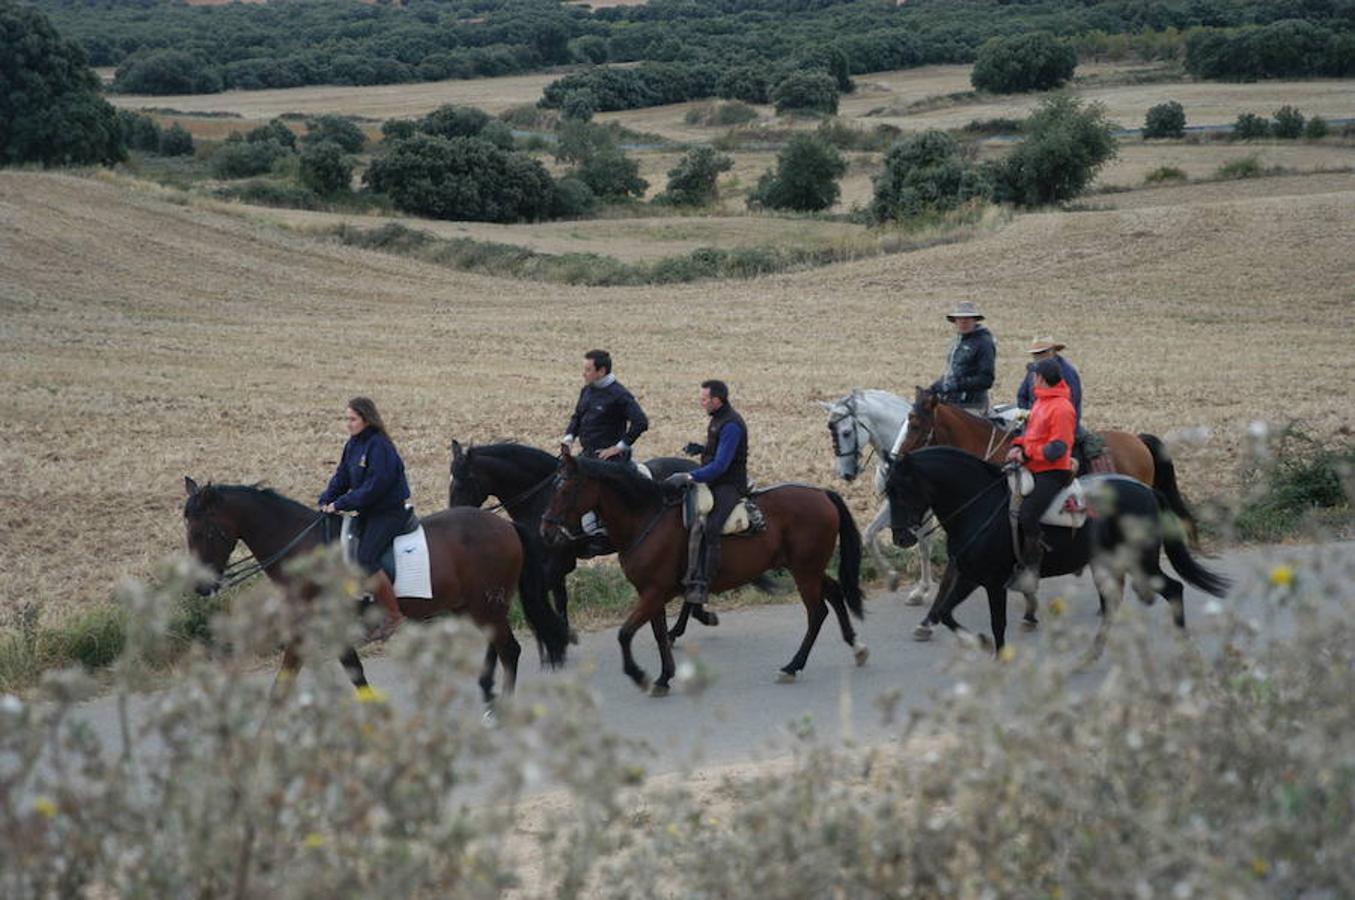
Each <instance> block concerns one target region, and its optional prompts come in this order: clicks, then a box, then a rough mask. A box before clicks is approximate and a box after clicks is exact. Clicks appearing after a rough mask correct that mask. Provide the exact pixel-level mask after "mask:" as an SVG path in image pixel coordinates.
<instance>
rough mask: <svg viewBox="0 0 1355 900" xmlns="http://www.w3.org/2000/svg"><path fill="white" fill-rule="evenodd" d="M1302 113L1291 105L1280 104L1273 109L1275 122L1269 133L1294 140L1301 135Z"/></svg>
mask: <svg viewBox="0 0 1355 900" xmlns="http://www.w3.org/2000/svg"><path fill="white" fill-rule="evenodd" d="M1303 125H1304V121H1303V113H1301V112H1299V111H1298V110H1297V109H1295V108H1294V107H1292V106H1281V107H1280V108H1279V109H1277V110H1275V124H1274V125H1272V126H1271V134H1273V135H1274V136H1275V137H1277V138H1281V139H1283V140H1287V141H1296V140H1298V139H1299V138H1301V137H1303Z"/></svg>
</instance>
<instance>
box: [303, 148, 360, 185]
mask: <svg viewBox="0 0 1355 900" xmlns="http://www.w3.org/2000/svg"><path fill="white" fill-rule="evenodd" d="M298 175H299V177H300V179H301V183H302V184H303V185H305V186H306V187H307V188H309V189H310V190H312V191H314V192H315V193H317V194H319V195H320V196H322V197H325V196H328V195H330V194H336V193H339V192H340V191H346V190H348V189H349V188H350V187H351V185H352V182H353V160H352V159H351V158H350V157H349V156H348V155H347V154H346V153H344V149H343V148H342V147H340V146H339V145H338V144H336V143H334V142H333V141H308V142H307V143H306V148H305V149H304V150H302V151H301V167H300V171H299V173H298Z"/></svg>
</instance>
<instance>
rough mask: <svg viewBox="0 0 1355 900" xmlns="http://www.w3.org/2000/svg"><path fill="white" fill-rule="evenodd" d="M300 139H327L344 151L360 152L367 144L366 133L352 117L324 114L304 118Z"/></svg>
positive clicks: (305, 141)
mask: <svg viewBox="0 0 1355 900" xmlns="http://www.w3.org/2000/svg"><path fill="white" fill-rule="evenodd" d="M383 124H384V123H383ZM383 131H384V129H383ZM301 141H302V143H303V144H312V143H323V142H325V141H328V142H329V143H331V144H337V145H338V146H339V147H340V148H341V149H342V150H343V152H345V153H361V152H362V148H363V147H364V146H365V145H366V144H367V135H366V134H364V133H363V131H362V129H361V128H360V127H358V124H357V123H356V122H354V121H353V120H352V119H349V118H347V117H345V116H336V115H324V116H316V117H315V118H314V119H307V120H306V133H305V134H304V135H302V137H301Z"/></svg>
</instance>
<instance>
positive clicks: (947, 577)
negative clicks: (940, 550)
mask: <svg viewBox="0 0 1355 900" xmlns="http://www.w3.org/2000/svg"><path fill="white" fill-rule="evenodd" d="M957 578H958V572H957V570H956V568H955V563H954V561H951V562H948V563H947V564H946V570H945V571H944V572H942V573H941V586H940V587H939V588H937V589H936V597H935V598H934V599H933V600H932V605H931V608H930V609H929V610H927V615H926V617H925V618H923V620H922V622H921V623H920V624H919V625H918V626H917V627H916V628H914V629H913V640H915V641H930V640H931V639H932V626H933V625H936V624H938V623H939V622H940V621H941V610H942V609H943V608H944V607H945V600H946V597H947V596H948V595H949V594H950V592H951V591H953V590H955V582H956V580H957ZM951 621H954V620H953V619H952V620H951Z"/></svg>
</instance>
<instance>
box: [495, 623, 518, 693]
mask: <svg viewBox="0 0 1355 900" xmlns="http://www.w3.org/2000/svg"><path fill="white" fill-rule="evenodd" d="M494 650H495V652H496V653H497V654H498V657H499V661H500V662H502V663H503V693H504V696H512V694H513V690H514V689H515V688H516V687H517V683H518V656H519V655H520V654H521V653H522V645H521V644H519V643H518V639H517V638H515V637H513V629H511V628H509V627H508V617H507V616H505V617H504V619H503V622H502V623H501V624H500V626H499V627H498V628H495V629H494Z"/></svg>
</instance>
